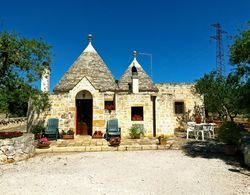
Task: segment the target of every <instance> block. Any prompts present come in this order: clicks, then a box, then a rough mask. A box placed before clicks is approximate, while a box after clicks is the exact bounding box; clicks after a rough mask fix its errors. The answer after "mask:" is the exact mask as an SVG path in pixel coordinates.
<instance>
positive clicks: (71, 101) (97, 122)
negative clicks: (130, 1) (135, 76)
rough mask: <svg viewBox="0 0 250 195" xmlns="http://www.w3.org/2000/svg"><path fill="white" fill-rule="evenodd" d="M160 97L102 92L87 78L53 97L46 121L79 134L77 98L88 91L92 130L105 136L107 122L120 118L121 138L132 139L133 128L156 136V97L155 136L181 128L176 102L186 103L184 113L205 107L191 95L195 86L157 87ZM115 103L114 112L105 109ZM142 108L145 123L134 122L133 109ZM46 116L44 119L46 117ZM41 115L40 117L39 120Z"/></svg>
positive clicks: (160, 85)
mask: <svg viewBox="0 0 250 195" xmlns="http://www.w3.org/2000/svg"><path fill="white" fill-rule="evenodd" d="M156 86H157V88H158V89H159V92H158V93H153V92H139V93H134V94H133V93H128V92H117V93H114V92H100V91H99V90H96V89H95V88H94V87H93V85H92V84H91V83H90V82H89V80H88V79H87V78H86V77H84V78H83V79H82V80H81V81H80V82H79V83H78V84H77V85H76V86H75V87H74V88H73V89H72V90H71V91H69V93H61V94H52V95H50V101H51V109H50V111H49V112H47V113H46V115H45V117H43V120H45V121H47V119H48V118H58V119H59V130H60V131H61V130H68V129H72V130H74V131H76V102H75V101H76V97H78V96H77V95H78V94H79V92H81V91H87V92H89V93H90V94H91V95H90V97H91V96H92V99H93V130H92V132H93V133H94V132H95V131H102V132H105V128H106V122H107V120H109V119H110V118H118V120H119V126H120V127H121V130H122V136H128V135H129V129H130V128H131V126H132V125H133V124H143V126H144V129H145V134H146V136H152V135H153V102H152V95H154V96H156V134H157V136H158V135H161V134H173V133H174V129H175V128H177V127H178V125H179V124H178V122H177V120H176V119H177V116H178V115H176V114H175V112H174V103H175V101H183V102H184V106H185V111H188V110H193V109H194V106H195V105H200V106H202V105H203V99H202V97H200V96H198V95H195V94H193V93H192V87H193V84H156ZM110 98H111V99H113V100H115V107H116V109H115V110H112V111H107V110H105V109H104V101H105V100H109V99H110ZM134 106H141V107H143V121H132V120H131V107H134ZM43 116H44V115H43ZM41 118H42V115H41V116H40V119H41Z"/></svg>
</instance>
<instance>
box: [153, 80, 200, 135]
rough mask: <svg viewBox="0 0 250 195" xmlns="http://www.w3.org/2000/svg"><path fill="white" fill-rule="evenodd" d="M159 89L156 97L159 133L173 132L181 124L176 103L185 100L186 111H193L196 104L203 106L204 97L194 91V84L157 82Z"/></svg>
mask: <svg viewBox="0 0 250 195" xmlns="http://www.w3.org/2000/svg"><path fill="white" fill-rule="evenodd" d="M156 86H157V87H158V89H159V92H158V95H157V98H156V110H157V116H156V121H157V122H156V124H157V133H163V134H173V133H174V129H175V128H177V127H178V126H179V124H178V122H177V120H176V119H177V115H176V114H175V111H174V103H175V102H176V101H183V102H184V108H185V111H188V110H191V111H193V109H194V106H195V105H199V106H203V97H201V96H199V95H197V94H194V93H193V92H192V90H193V86H194V84H185V83H180V84H156Z"/></svg>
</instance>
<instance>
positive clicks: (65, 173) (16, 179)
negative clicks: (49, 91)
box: [0, 150, 250, 195]
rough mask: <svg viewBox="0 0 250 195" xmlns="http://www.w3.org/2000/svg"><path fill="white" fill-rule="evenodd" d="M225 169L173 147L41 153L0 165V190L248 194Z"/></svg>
mask: <svg viewBox="0 0 250 195" xmlns="http://www.w3.org/2000/svg"><path fill="white" fill-rule="evenodd" d="M230 169H234V167H232V166H231V165H227V164H226V163H225V162H224V161H222V160H219V159H206V158H200V157H196V158H192V157H188V156H185V155H184V154H183V153H182V152H181V151H174V150H168V151H138V152H136V151H133V152H91V153H71V154H44V155H38V156H36V157H34V158H31V159H29V160H28V161H23V162H18V163H16V164H8V165H0V194H4V195H6V194H22V195H23V194H32V195H33V194H88V195H89V194H250V177H249V175H248V174H243V173H241V172H233V171H230Z"/></svg>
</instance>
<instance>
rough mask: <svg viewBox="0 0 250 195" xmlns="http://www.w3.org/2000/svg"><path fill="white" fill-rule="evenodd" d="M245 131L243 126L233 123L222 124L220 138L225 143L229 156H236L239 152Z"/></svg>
mask: <svg viewBox="0 0 250 195" xmlns="http://www.w3.org/2000/svg"><path fill="white" fill-rule="evenodd" d="M243 131H244V127H243V126H242V125H238V124H236V123H235V122H232V121H226V122H224V123H222V125H221V127H220V128H219V130H218V138H219V140H221V141H222V142H224V143H225V146H224V151H225V154H227V155H235V154H236V152H237V150H238V145H239V140H240V137H241V133H242V132H243Z"/></svg>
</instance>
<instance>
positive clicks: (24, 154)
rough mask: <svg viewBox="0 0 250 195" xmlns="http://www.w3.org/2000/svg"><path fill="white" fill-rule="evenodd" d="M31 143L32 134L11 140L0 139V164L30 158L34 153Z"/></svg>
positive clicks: (32, 141)
mask: <svg viewBox="0 0 250 195" xmlns="http://www.w3.org/2000/svg"><path fill="white" fill-rule="evenodd" d="M33 143H34V135H33V134H24V135H23V136H21V137H16V138H12V139H0V164H3V163H6V162H15V161H20V160H25V159H28V158H30V157H32V156H33V155H34V153H35V147H34V145H33Z"/></svg>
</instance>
